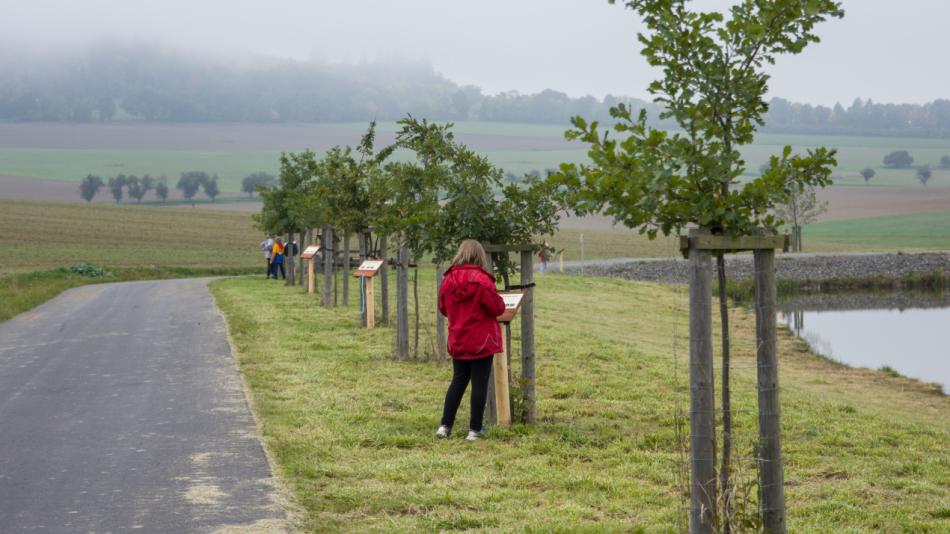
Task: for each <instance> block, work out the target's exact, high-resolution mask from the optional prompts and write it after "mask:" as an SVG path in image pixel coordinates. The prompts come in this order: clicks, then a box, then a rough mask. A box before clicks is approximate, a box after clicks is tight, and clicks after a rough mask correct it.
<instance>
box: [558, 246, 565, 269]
mask: <svg viewBox="0 0 950 534" xmlns="http://www.w3.org/2000/svg"><path fill="white" fill-rule="evenodd" d="M557 261H558V263H559V264H560V265H559V267H560V268H561V274H564V251H563V250H562V251H561V252H559V253H558V255H557Z"/></svg>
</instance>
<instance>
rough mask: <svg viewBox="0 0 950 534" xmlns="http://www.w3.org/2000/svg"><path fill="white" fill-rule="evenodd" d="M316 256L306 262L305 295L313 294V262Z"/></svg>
mask: <svg viewBox="0 0 950 534" xmlns="http://www.w3.org/2000/svg"><path fill="white" fill-rule="evenodd" d="M316 259H317V258H316V256H314V257H312V258H310V259H309V260H307V293H308V294H311V295H312V294H313V292H314V275H313V262H314V261H316Z"/></svg>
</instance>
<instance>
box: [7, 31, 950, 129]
mask: <svg viewBox="0 0 950 534" xmlns="http://www.w3.org/2000/svg"><path fill="white" fill-rule="evenodd" d="M620 102H626V103H628V104H630V105H631V106H633V107H634V108H646V109H647V110H648V112H649V114H650V117H651V118H652V119H653V120H654V121H655V122H654V124H658V125H661V126H664V125H667V124H664V123H662V122H661V121H658V120H657V117H658V115H659V111H660V109H659V108H658V107H657V106H656V105H655V104H652V103H648V102H645V101H643V100H640V99H636V98H630V97H621V96H612V95H608V96H607V97H605V98H603V99H597V98H594V97H592V96H585V97H581V98H571V97H569V96H568V95H566V94H564V93H562V92H559V91H555V90H551V89H548V90H544V91H541V92H540V93H536V94H530V95H528V94H519V93H517V92H506V93H501V94H497V95H486V94H484V93H482V91H481V89H480V88H478V87H475V86H472V85H466V86H460V85H458V84H456V83H454V82H453V81H451V80H448V79H446V78H445V77H443V76H442V75H441V74H439V73H438V72H436V71H435V70H434V69H433V67H432V66H431V65H429V64H427V63H424V62H368V63H359V64H328V63H322V62H315V61H294V60H275V59H256V60H249V61H243V62H236V61H231V62H229V61H225V60H220V59H212V58H209V57H200V56H192V55H185V54H183V53H180V52H173V51H168V50H164V49H160V48H156V47H147V46H117V45H101V46H98V47H96V48H93V49H91V50H88V51H84V52H77V53H75V54H73V55H72V56H70V57H60V58H56V59H53V58H42V59H38V58H24V57H17V58H13V57H9V58H3V59H0V121H28V122H36V121H49V122H100V121H102V122H104V121H155V122H355V121H368V120H372V119H376V120H381V121H386V120H395V119H398V118H400V117H404V116H405V115H406V114H407V113H411V114H413V115H416V116H420V117H426V118H429V119H431V120H476V121H477V120H481V121H495V122H520V123H546V124H564V125H566V124H567V122H568V120H569V119H570V117H572V116H575V115H580V116H583V117H585V118H587V119H589V120H606V119H609V113H608V110H609V108H610V107H611V106H614V105H616V104H618V103H620ZM763 130H764V131H772V132H780V133H807V134H826V135H880V136H897V137H900V136H906V137H950V100H937V101H935V102H932V103H928V104H925V105H917V104H876V103H873V102H871V101H862V100H855V101H854V102H853V103H852V104H851V105H850V106H849V107H848V108H845V107H843V106H841V105H840V104H838V105H836V106H834V107H832V108H829V107H824V106H812V105H808V104H798V103H795V102H792V101H789V100H785V99H780V98H776V99H773V100H772V102H771V104H770V110H769V113H768V115H767V117H766V127H765V128H764V129H763Z"/></svg>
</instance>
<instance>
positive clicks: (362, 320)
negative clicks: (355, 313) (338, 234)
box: [346, 231, 368, 326]
mask: <svg viewBox="0 0 950 534" xmlns="http://www.w3.org/2000/svg"><path fill="white" fill-rule="evenodd" d="M357 239H359V247H360V262H362V261H363V260H365V259H366V258H367V257H368V256H367V255H366V240H367V237H366V234H365V233H364V232H362V231H361V232H360V233H359V234H357ZM346 272H350V271H349V269H347V271H346ZM359 289H360V325H362V326H367V323H366V311H367V309H366V282H364V281H362V280H360V288H359Z"/></svg>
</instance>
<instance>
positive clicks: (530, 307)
mask: <svg viewBox="0 0 950 534" xmlns="http://www.w3.org/2000/svg"><path fill="white" fill-rule="evenodd" d="M533 259H534V251H531V250H522V251H521V287H522V292H523V293H524V297H523V299H522V301H521V382H522V392H521V395H522V399H523V400H524V404H523V406H524V411H523V414H522V421H523V422H524V423H526V424H529V425H533V424H534V423H535V421H536V420H537V408H536V406H535V390H534V383H535V374H534V356H535V352H534V350H535V349H534V287H532V286H533V285H534V265H532V262H533Z"/></svg>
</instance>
